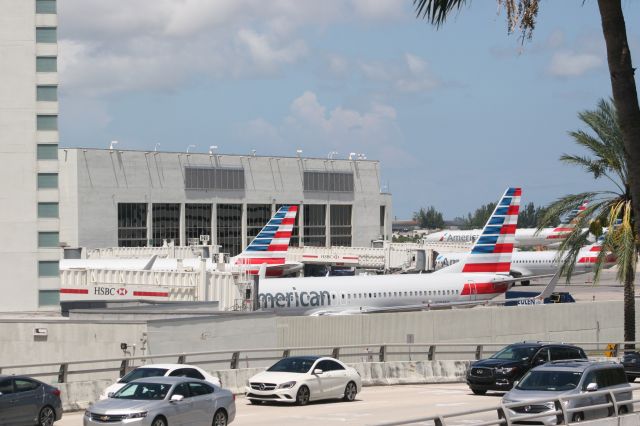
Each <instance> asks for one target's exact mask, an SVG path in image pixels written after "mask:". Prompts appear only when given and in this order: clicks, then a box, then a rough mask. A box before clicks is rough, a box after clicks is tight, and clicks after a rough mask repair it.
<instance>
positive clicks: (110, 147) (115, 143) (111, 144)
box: [109, 141, 118, 151]
mask: <svg viewBox="0 0 640 426" xmlns="http://www.w3.org/2000/svg"><path fill="white" fill-rule="evenodd" d="M116 145H118V141H111V143H110V144H109V150H110V151H113V148H115V147H116Z"/></svg>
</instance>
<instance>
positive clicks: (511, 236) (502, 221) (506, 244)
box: [442, 188, 522, 274]
mask: <svg viewBox="0 0 640 426" xmlns="http://www.w3.org/2000/svg"><path fill="white" fill-rule="evenodd" d="M521 195H522V190H521V189H520V188H507V190H506V191H505V193H504V195H503V196H502V198H500V201H499V202H498V205H497V206H496V208H495V210H494V211H493V214H491V217H489V220H488V222H487V224H486V225H485V226H484V228H483V229H482V233H481V234H480V236H479V237H478V239H477V240H476V241H475V243H474V244H473V247H472V248H471V252H470V253H469V254H468V255H467V256H465V258H464V259H463V260H461V261H460V262H458V263H456V264H454V265H452V266H450V267H448V268H444V269H442V271H447V270H449V272H463V273H492V274H495V273H504V274H508V273H509V270H510V269H511V257H512V253H513V246H514V244H515V234H516V226H517V224H518V212H519V210H520V197H521Z"/></svg>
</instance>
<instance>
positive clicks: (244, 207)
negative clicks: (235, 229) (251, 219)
mask: <svg viewBox="0 0 640 426" xmlns="http://www.w3.org/2000/svg"><path fill="white" fill-rule="evenodd" d="M241 223H242V230H241V232H240V235H241V238H242V244H241V246H240V247H242V250H244V249H245V248H246V247H247V203H242V220H241Z"/></svg>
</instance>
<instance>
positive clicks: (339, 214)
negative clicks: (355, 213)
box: [329, 205, 351, 247]
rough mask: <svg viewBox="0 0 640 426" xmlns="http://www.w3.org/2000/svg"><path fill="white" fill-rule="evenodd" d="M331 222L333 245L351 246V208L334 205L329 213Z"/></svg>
mask: <svg viewBox="0 0 640 426" xmlns="http://www.w3.org/2000/svg"><path fill="white" fill-rule="evenodd" d="M329 214H330V221H331V227H330V228H331V245H332V246H344V247H350V246H351V206H350V205H346V206H345V205H332V206H331V209H330V211H329Z"/></svg>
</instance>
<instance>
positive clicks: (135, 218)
mask: <svg viewBox="0 0 640 426" xmlns="http://www.w3.org/2000/svg"><path fill="white" fill-rule="evenodd" d="M146 245H147V204H146V203H119V204H118V247H146Z"/></svg>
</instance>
